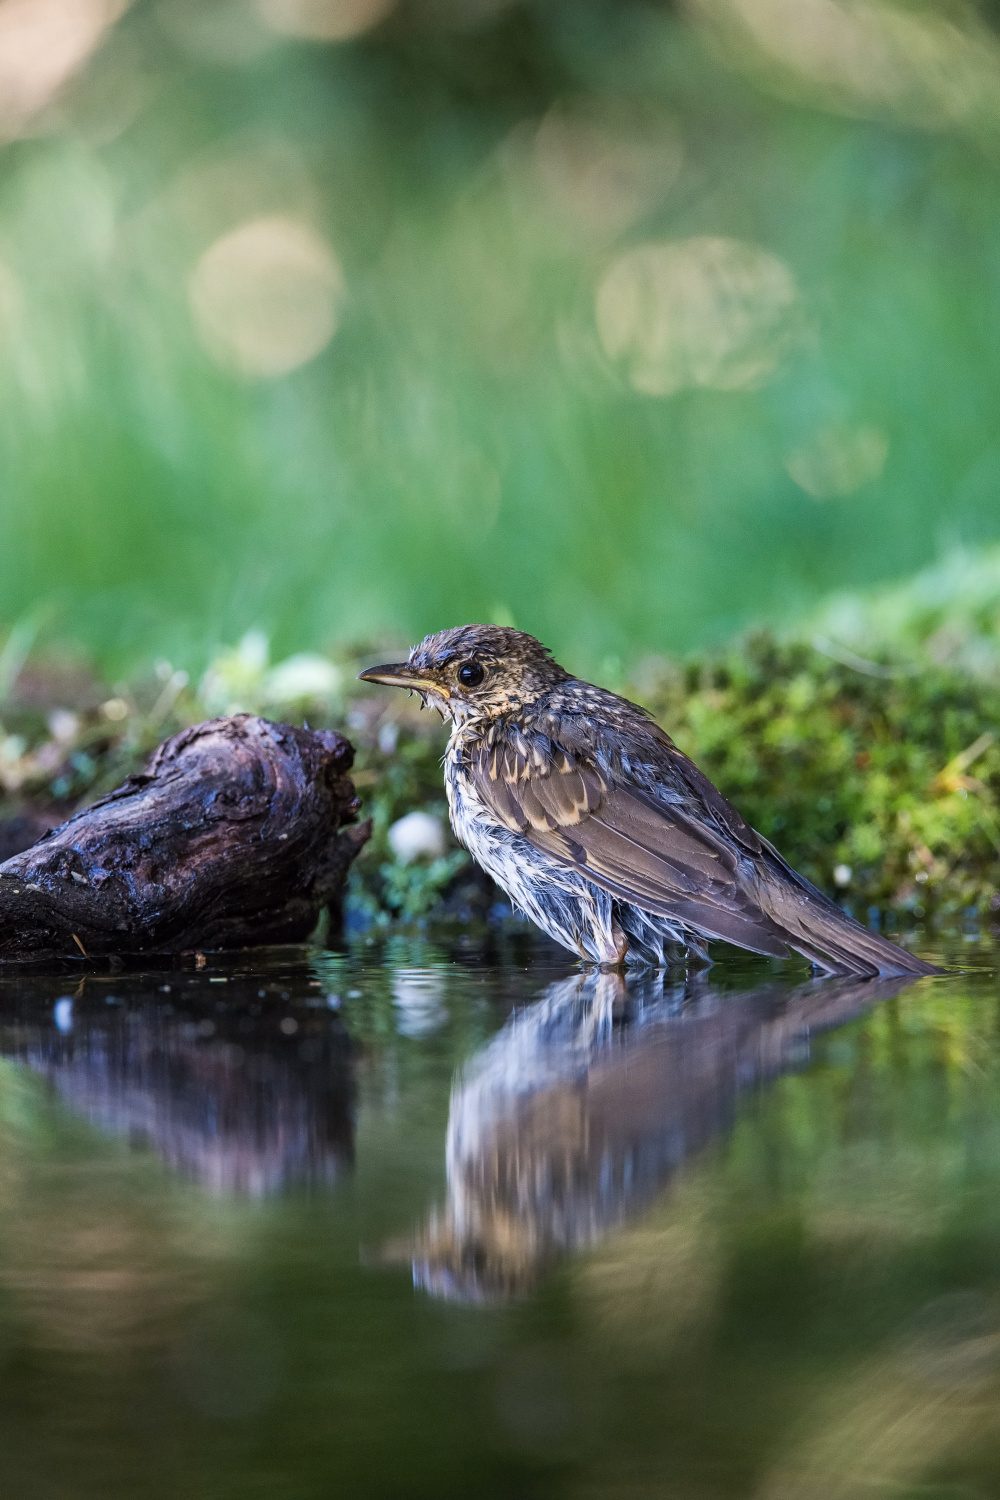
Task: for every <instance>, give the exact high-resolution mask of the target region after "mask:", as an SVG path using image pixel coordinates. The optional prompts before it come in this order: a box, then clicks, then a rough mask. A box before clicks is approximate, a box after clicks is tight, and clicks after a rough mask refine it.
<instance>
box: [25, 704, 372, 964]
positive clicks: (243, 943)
mask: <svg viewBox="0 0 1000 1500" xmlns="http://www.w3.org/2000/svg"><path fill="white" fill-rule="evenodd" d="M353 759H354V751H353V748H352V746H351V745H350V744H349V742H348V741H347V740H345V739H343V738H342V737H341V736H340V735H338V734H335V733H333V731H332V730H309V729H297V728H293V727H292V726H290V725H288V724H272V723H269V722H268V721H267V720H266V719H260V718H257V717H255V716H253V715H251V714H235V715H233V716H232V717H230V718H222V719H212V720H209V721H208V722H207V723H205V724H198V725H196V726H195V727H194V728H192V729H186V730H183V731H182V732H181V733H180V734H176V735H174V736H173V738H172V739H169V740H167V741H165V743H164V744H162V745H161V746H160V748H159V749H158V750H157V751H156V752H155V754H154V755H153V758H152V760H151V761H150V764H149V768H148V770H147V771H146V773H145V774H144V775H141V776H131V777H129V779H128V780H127V781H126V782H124V784H123V785H122V786H120V787H119V788H118V789H117V790H116V791H114V792H111V793H110V794H109V795H108V796H106V797H102V798H101V799H100V801H98V802H95V803H93V804H92V805H91V806H90V807H87V808H85V809H84V810H83V811H82V812H79V813H77V814H76V815H75V816H74V817H72V818H70V819H69V821H68V822H66V823H63V824H62V825H61V826H60V827H58V828H54V829H52V830H51V831H50V832H49V833H47V834H46V835H45V837H44V838H42V839H40V840H39V842H38V843H37V844H33V845H32V846H31V848H29V849H27V850H25V851H24V852H23V853H21V854H17V855H15V856H14V857H13V858H11V859H8V860H6V861H5V863H3V864H0V960H7V961H10V960H15V961H24V960H31V959H39V958H50V957H51V958H55V957H63V958H72V957H76V958H77V959H80V958H81V957H82V956H97V955H108V954H119V955H122V956H124V955H127V954H138V953H148V954H153V953H161V954H171V953H174V954H175V953H183V952H189V951H204V950H207V949H220V948H247V947H255V946H258V945H261V944H266V943H294V942H301V941H302V940H304V939H305V938H307V937H308V936H309V934H310V932H311V931H312V930H313V928H314V927H315V926H316V922H317V920H318V918H319V915H320V913H321V912H322V911H323V910H324V909H325V908H326V907H328V906H330V905H331V904H334V905H335V904H336V902H337V900H338V898H339V896H340V893H341V890H342V887H343V884H344V880H345V878H346V876H347V871H348V869H349V867H350V864H351V861H352V860H353V859H354V857H355V856H356V855H357V853H358V851H359V850H360V849H361V847H362V845H363V844H364V842H365V840H366V839H367V838H368V836H369V834H370V832H371V825H370V824H369V823H361V824H358V823H357V822H356V818H357V810H358V802H357V799H356V797H355V794H354V786H353V783H352V782H351V780H350V778H349V776H348V775H347V773H348V771H349V770H350V767H351V763H352V761H353Z"/></svg>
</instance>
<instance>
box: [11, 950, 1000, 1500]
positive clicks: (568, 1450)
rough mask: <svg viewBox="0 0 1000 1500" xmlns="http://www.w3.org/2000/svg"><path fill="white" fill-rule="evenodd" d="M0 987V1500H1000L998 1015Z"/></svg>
mask: <svg viewBox="0 0 1000 1500" xmlns="http://www.w3.org/2000/svg"><path fill="white" fill-rule="evenodd" d="M917 946H918V947H919V948H920V951H921V952H922V953H924V955H925V956H926V957H929V958H931V959H933V960H935V961H937V962H943V963H947V964H948V965H949V966H950V972H949V973H948V974H946V975H945V976H943V977H941V978H934V979H926V980H920V981H917V982H915V983H910V984H903V983H899V982H893V983H888V982H870V983H867V984H866V983H855V982H845V981H822V982H820V981H811V980H810V979H809V977H808V974H807V972H806V971H805V969H804V968H803V967H802V966H800V965H795V964H792V963H789V964H786V965H782V964H774V963H769V962H767V961H763V960H756V959H754V958H751V957H747V956H743V955H738V954H735V955H734V954H732V953H730V954H729V955H728V956H724V957H721V959H720V961H719V962H718V963H717V965H716V967H715V968H714V969H712V970H711V971H709V972H708V973H706V974H702V975H699V976H696V977H692V978H691V979H689V980H688V981H687V982H685V981H684V979H683V977H678V976H677V975H675V974H672V975H668V976H666V977H665V978H664V976H662V975H661V976H656V977H652V976H649V975H646V976H638V977H634V978H629V979H626V980H624V981H623V980H621V979H619V978H617V977H615V976H607V975H605V976H596V975H593V974H590V975H588V974H586V973H584V972H582V971H580V970H578V969H576V968H574V967H573V965H572V964H571V963H569V962H568V961H566V959H565V957H564V956H561V955H560V954H559V953H558V951H557V950H555V949H554V948H551V947H550V946H548V945H547V944H545V943H543V942H541V941H538V942H535V941H534V940H533V939H531V937H530V936H529V935H528V934H527V932H525V931H518V930H515V931H513V932H511V933H509V934H507V935H506V936H502V937H496V936H493V937H490V938H489V939H487V940H484V943H483V944H478V943H477V942H476V941H473V940H470V939H468V938H465V939H464V940H457V941H454V942H449V941H447V940H445V939H444V938H442V939H441V940H439V941H435V940H434V938H433V937H432V936H431V937H428V938H427V939H426V940H423V939H422V940H420V941H417V940H412V941H411V940H406V939H402V938H395V939H390V940H388V941H386V942H384V943H376V944H362V945H361V946H360V947H357V948H353V949H351V950H350V951H345V952H331V951H324V950H317V949H285V950H280V951H271V952H266V953H258V954H254V955H240V956H238V957H237V958H235V959H234V960H232V961H231V962H227V963H226V964H218V963H216V962H215V961H214V960H213V959H212V958H211V956H210V958H209V961H208V963H207V964H205V965H204V966H203V967H201V968H196V967H194V966H193V962H192V963H191V964H185V965H181V966H178V967H176V968H173V969H168V970H163V971H157V972H128V973H117V974H98V973H93V972H89V971H88V972H86V973H83V971H82V969H81V970H80V971H78V972H75V973H72V974H71V973H70V972H69V971H68V970H67V972H65V973H63V974H57V975H45V976H43V975H39V974H38V973H31V972H27V971H25V972H22V973H20V974H17V975H14V974H6V973H5V974H4V976H3V977H2V978H0V1495H2V1496H3V1497H4V1500H7V1497H11V1500H34V1497H39V1500H55V1497H59V1500H63V1497H67V1500H68V1497H72V1500H78V1497H89V1496H94V1497H97V1496H101V1497H129V1500H131V1497H134V1496H137V1495H143V1496H149V1497H160V1496H163V1497H168V1496H169V1497H171V1500H173V1497H177V1496H184V1497H191V1500H199V1497H211V1500H228V1497H230V1496H231V1497H233V1500H236V1497H245V1496H247V1495H255V1494H259V1495H262V1496H264V1495H266V1496H268V1497H269V1500H285V1497H288V1500H293V1497H294V1500H312V1497H317V1500H319V1497H324V1500H325V1497H330V1496H341V1495H342V1496H345V1497H351V1500H365V1497H368V1496H372V1497H375V1496H378V1497H397V1496H398V1497H409V1496H413V1497H417V1496H428V1497H431V1496H433V1497H438V1500H439V1497H449V1496H455V1497H462V1500H467V1497H491V1496H497V1497H501V1496H503V1497H508V1496H509V1497H512V1500H513V1497H517V1500H531V1497H539V1500H541V1497H550V1496H559V1497H581V1500H591V1497H593V1500H597V1497H603V1496H608V1497H616V1500H617V1497H636V1500H639V1497H643V1500H645V1497H654V1496H656V1497H662V1496H669V1497H688V1496H690V1497H731V1496H732V1497H735V1496H748V1497H755V1500H779V1497H780V1500H791V1497H801V1500H812V1497H816V1500H819V1497H824V1500H825V1497H830V1496H836V1497H844V1500H847V1497H852V1496H858V1497H861V1496H876V1495H879V1496H883V1495H886V1494H889V1495H892V1496H913V1497H918V1496H919V1497H935V1500H945V1497H954V1500H958V1497H971V1496H993V1495H1000V986H998V982H997V970H996V964H997V954H996V951H995V949H994V947H993V945H992V943H991V942H990V940H989V939H988V938H987V937H985V936H982V935H979V934H977V933H975V932H971V931H970V932H967V933H957V934H954V935H952V937H950V938H948V939H947V940H945V939H940V940H939V939H935V940H933V941H928V942H927V943H926V944H924V945H923V946H921V945H920V944H918V945H917Z"/></svg>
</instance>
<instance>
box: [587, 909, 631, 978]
mask: <svg viewBox="0 0 1000 1500" xmlns="http://www.w3.org/2000/svg"><path fill="white" fill-rule="evenodd" d="M590 935H591V939H592V940H593V943H594V946H595V948H596V949H597V951H598V960H597V961H598V963H599V964H600V966H601V968H602V969H622V968H624V967H625V955H626V953H627V952H628V937H627V936H626V934H625V933H624V932H623V930H622V928H621V927H620V926H619V925H618V922H617V921H614V920H613V921H612V923H611V930H610V932H609V931H608V929H607V928H605V927H598V926H597V924H596V923H595V924H594V925H593V926H592V928H591V933H590Z"/></svg>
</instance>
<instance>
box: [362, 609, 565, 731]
mask: <svg viewBox="0 0 1000 1500" xmlns="http://www.w3.org/2000/svg"><path fill="white" fill-rule="evenodd" d="M359 675H360V678H361V681H362V682H382V683H385V684H386V685H387V686H388V687H405V688H410V689H412V691H414V692H417V693H419V694H420V695H421V697H422V698H423V700H424V702H425V703H429V704H430V705H431V706H432V707H433V708H436V709H437V710H438V711H439V712H440V713H441V714H442V715H443V716H445V717H447V718H450V719H452V720H453V721H454V722H455V723H457V724H460V723H463V722H464V721H465V720H466V719H472V718H495V717H497V716H498V715H499V714H503V713H509V712H511V711H516V710H517V709H518V708H521V707H523V706H524V705H525V704H529V703H533V702H534V701H535V699H536V698H539V697H541V695H542V694H543V693H545V692H547V691H548V690H549V688H551V687H554V686H555V685H556V684H557V683H559V682H565V681H566V680H567V679H568V677H569V673H568V672H565V671H564V670H563V668H562V667H560V666H559V665H558V663H556V662H554V661H553V660H552V656H551V653H550V652H549V650H548V649H547V647H545V646H543V645H542V643H541V641H536V640H535V637H534V636H533V635H525V633H524V632H523V631H522V630H508V629H506V628H505V627H503V626H501V625H460V626H457V627H456V628H455V629H454V630H441V631H439V632H438V633H437V635H428V636H425V637H424V639H423V640H422V641H421V642H420V644H419V645H417V646H414V648H413V650H412V651H411V652H410V654H409V656H408V657H407V659H406V661H405V662H397V663H395V664H390V665H387V666H383V667H369V668H368V669H367V671H365V672H361V673H360V674H359Z"/></svg>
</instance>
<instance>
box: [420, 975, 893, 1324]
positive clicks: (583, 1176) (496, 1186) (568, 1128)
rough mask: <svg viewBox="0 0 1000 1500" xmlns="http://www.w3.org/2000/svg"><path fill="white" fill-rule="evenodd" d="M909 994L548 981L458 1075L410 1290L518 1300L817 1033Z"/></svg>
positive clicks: (591, 978)
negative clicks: (442, 1196)
mask: <svg viewBox="0 0 1000 1500" xmlns="http://www.w3.org/2000/svg"><path fill="white" fill-rule="evenodd" d="M908 983H912V980H907V979H892V980H861V981H859V980H855V979H845V980H815V981H812V982H810V983H807V984H803V985H800V986H798V987H797V988H791V989H790V988H789V987H788V986H787V985H781V984H776V983H772V984H767V985H763V986H761V987H759V988H757V989H753V990H750V991H747V992H744V993H742V994H739V993H732V992H724V991H721V990H719V989H717V988H716V987H714V986H713V985H712V984H710V983H709V982H708V981H707V980H706V979H704V978H694V979H692V980H689V981H688V982H687V983H685V984H680V985H669V984H664V981H663V978H662V976H661V977H660V978H658V979H653V978H650V977H635V978H632V977H629V978H624V979H623V978H621V977H620V976H618V975H613V974H599V975H583V976H578V977H573V978H570V979H566V980H563V981H560V982H559V983H556V984H553V985H551V986H550V987H549V989H548V990H547V991H546V993H545V995H544V996H543V998H542V999H541V1000H540V1001H539V1002H538V1003H537V1004H536V1005H533V1006H531V1007H529V1008H528V1009H527V1010H524V1011H521V1012H519V1013H517V1014H515V1015H514V1016H513V1017H512V1018H511V1020H510V1021H509V1022H508V1023H507V1025H506V1026H505V1027H504V1028H503V1030H502V1031H501V1032H499V1033H498V1035H497V1036H496V1037H494V1039H493V1040H492V1042H490V1043H489V1045H488V1046H486V1047H485V1048H483V1049H482V1051H481V1052H480V1053H478V1054H477V1055H476V1056H475V1057H474V1058H472V1059H471V1061H470V1062H469V1064H468V1065H467V1066H466V1067H465V1069H464V1070H463V1071H462V1073H461V1074H460V1075H459V1077H458V1079H457V1080H456V1083H455V1087H454V1089H453V1092H452V1098H451V1108H450V1114H449V1121H448V1135H447V1172H448V1198H447V1205H446V1207H445V1209H444V1211H443V1212H435V1213H434V1214H432V1215H431V1216H430V1218H429V1220H428V1222H427V1223H426V1225H425V1226H424V1228H423V1229H422V1230H421V1231H420V1232H419V1233H418V1235H417V1238H416V1243H415V1245H413V1244H411V1247H410V1255H409V1256H408V1258H412V1263H413V1271H414V1279H415V1281H416V1283H417V1284H418V1285H419V1286H422V1287H423V1288H425V1289H426V1290H427V1291H429V1292H431V1293H433V1294H435V1295H438V1296H445V1297H456V1298H461V1299H467V1300H483V1299H488V1298H494V1297H502V1296H505V1295H510V1294H512V1293H515V1292H518V1291H521V1290H523V1289H525V1288H526V1287H528V1286H529V1285H530V1284H531V1283H532V1282H533V1280H534V1279H535V1277H536V1276H537V1274H538V1272H539V1271H540V1270H541V1269H542V1268H543V1267H544V1266H545V1265H546V1264H548V1263H549V1262H551V1261H552V1260H553V1259H554V1258H555V1257H557V1256H558V1255H560V1254H563V1253H565V1252H568V1251H572V1250H576V1249H581V1248H583V1247H585V1246H587V1245H591V1244H593V1243H595V1242H596V1241H597V1240H599V1239H600V1238H602V1237H603V1236H604V1235H605V1234H607V1233H608V1232H609V1231H611V1230H612V1229H614V1228H615V1227H616V1226H617V1225H620V1224H622V1223H623V1222H624V1221H625V1220H626V1219H628V1218H630V1217H631V1216H632V1215H634V1214H636V1213H638V1212H639V1211H640V1210H641V1209H643V1208H644V1207H645V1206H646V1205H647V1204H649V1203H650V1202H651V1200H652V1199H653V1198H654V1197H655V1196H656V1194H657V1193H658V1192H659V1191H660V1190H661V1188H662V1187H663V1186H664V1185H665V1184H666V1182H667V1181H668V1180H669V1178H670V1177H671V1175H672V1173H673V1172H674V1171H675V1170H676V1168H677V1167H678V1166H679V1165H680V1163H681V1162H682V1161H684V1159H685V1158H686V1157H688V1156H689V1155H691V1153H692V1152H694V1151H697V1150H698V1148H699V1147H701V1146H702V1145H704V1144H705V1143H706V1142H707V1141H708V1140H710V1139H711V1138H712V1137H713V1136H715V1135H717V1134H718V1133H719V1132H720V1131H722V1130H723V1129H725V1128H726V1127H727V1126H728V1124H729V1123H730V1121H731V1120H732V1118H733V1114H734V1110H735V1104H736V1100H737V1096H738V1095H739V1093H740V1092H741V1090H743V1089H745V1088H747V1087H749V1086H751V1085H753V1084H755V1083H757V1082H759V1081H761V1080H763V1079H766V1078H768V1077H772V1076H774V1075H775V1074H778V1073H780V1072H783V1071H786V1070H788V1069H790V1068H794V1067H797V1066H800V1065H802V1063H804V1062H805V1060H806V1059H807V1057H808V1051H809V1038H810V1035H811V1034H812V1033H813V1032H815V1031H817V1030H822V1029H826V1028H829V1027H832V1026H838V1025H841V1024H843V1023H844V1022H846V1021H849V1020H851V1019H852V1018H853V1017H855V1016H857V1015H859V1014H860V1013H861V1012H862V1011H864V1010H866V1009H867V1008H868V1007H869V1006H870V1005H872V1004H874V1003H875V1002H876V1001H879V1000H884V999H886V998H888V997H889V996H891V995H895V994H897V993H898V992H899V991H900V990H901V989H903V988H905V986H906V985H907V984H908ZM392 1258H396V1255H395V1254H393V1256H392Z"/></svg>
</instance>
